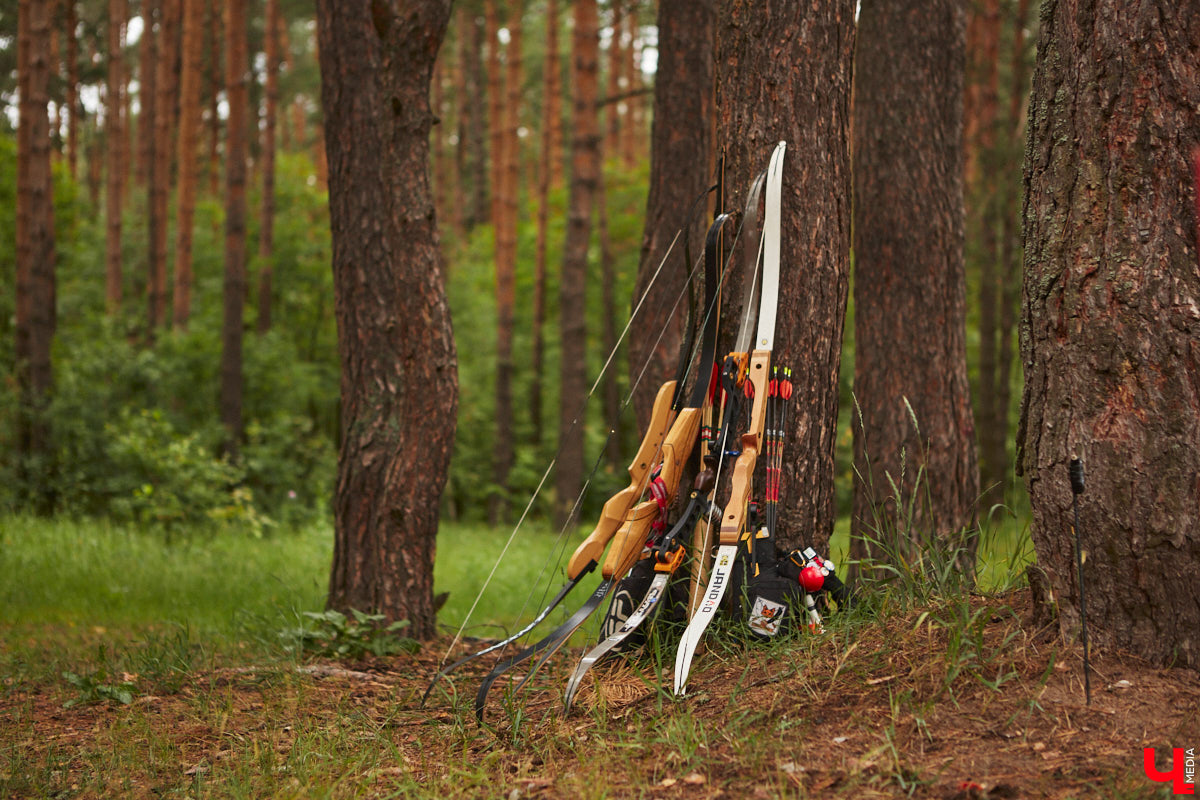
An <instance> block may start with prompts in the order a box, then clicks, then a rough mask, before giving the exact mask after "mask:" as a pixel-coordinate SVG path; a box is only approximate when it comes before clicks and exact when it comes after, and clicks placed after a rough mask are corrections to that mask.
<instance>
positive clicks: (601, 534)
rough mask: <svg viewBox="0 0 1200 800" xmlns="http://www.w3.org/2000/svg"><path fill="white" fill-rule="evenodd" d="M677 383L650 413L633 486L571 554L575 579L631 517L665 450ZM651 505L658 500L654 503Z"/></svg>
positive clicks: (633, 467)
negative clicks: (652, 469) (651, 470)
mask: <svg viewBox="0 0 1200 800" xmlns="http://www.w3.org/2000/svg"><path fill="white" fill-rule="evenodd" d="M675 386H676V382H675V381H668V382H666V383H664V384H663V385H662V388H661V389H659V390H658V395H657V396H656V397H655V398H654V408H653V409H652V411H651V413H650V423H649V425H647V426H646V434H645V436H643V437H642V444H641V446H640V447H639V448H638V451H637V454H636V455H635V456H634V458H633V461H632V462H630V464H629V486H627V487H626V488H624V489H622V490H621V491H619V492H617V493H616V494H614V495H613V496H612V497H610V498H609V499H608V502H606V503H605V504H604V508H603V510H601V512H600V520H599V522H597V523H596V527H595V529H593V530H592V532H591V533H590V534H588V537H587V538H586V539H584V540H583V541H582V542H580V544H579V547H577V548H575V552H574V553H573V554H572V555H571V560H570V561H568V562H567V577H569V578H571V579H574V578H576V577H578V576H579V574H580V573H581V572H583V571H584V570H585V569H587V567H588V565H589V564H599V563H600V559H601V557H602V556H603V555H604V548H605V547H607V546H608V543H609V542H610V541H612V538H613V535H614V534H616V533H617V531H619V530H620V529H621V526H622V525H623V524H624V523H625V521H626V520H627V519H628V518H629V509H630V508H632V507H633V504H634V503H636V502H637V500H638V498H639V497H641V496H642V494H643V493H644V492H645V491H646V484H647V482H648V479H649V475H650V468H651V467H652V466H654V463H655V461H656V460H657V459H658V457H659V455H660V453H665V450H664V448H665V445H664V443H663V440H664V439H665V438H666V436H667V429H668V428H670V427H671V414H672V409H671V400H672V397H673V396H674V394H675ZM643 505H645V504H644V503H643ZM650 505H654V503H653V502H651V503H650ZM605 577H609V573H607V572H606V573H605Z"/></svg>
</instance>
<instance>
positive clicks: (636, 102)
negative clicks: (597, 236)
mask: <svg viewBox="0 0 1200 800" xmlns="http://www.w3.org/2000/svg"><path fill="white" fill-rule="evenodd" d="M625 27H626V28H628V30H629V36H628V39H629V43H628V45H627V46H626V47H625V48H623V50H624V56H625V85H626V87H627V89H626V91H628V92H629V99H628V100H627V101H626V102H625V103H624V106H625V115H624V123H623V124H622V126H621V131H622V135H621V136H620V137H619V138H620V140H621V148H620V150H621V159H622V161H623V162H624V164H625V168H626V169H633V168H634V167H635V166H636V165H637V160H638V156H639V155H640V154H641V152H642V148H643V147H644V140H643V138H642V134H643V132H644V131H645V128H646V125H645V123H646V120H645V113H644V111H643V109H644V108H645V102H644V101H643V99H642V97H641V91H642V89H643V88H644V83H645V82H644V80H643V79H642V51H641V39H639V38H638V33H639V30H638V28H639V26H638V0H629V7H628V8H627V9H626V11H625ZM701 91H704V89H701Z"/></svg>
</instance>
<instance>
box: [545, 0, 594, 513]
mask: <svg viewBox="0 0 1200 800" xmlns="http://www.w3.org/2000/svg"><path fill="white" fill-rule="evenodd" d="M574 21H575V30H574V33H573V36H572V64H573V65H572V69H571V88H572V89H573V92H574V97H573V101H574V105H573V108H574V111H573V114H572V118H571V127H572V136H571V184H570V199H569V201H568V202H569V208H568V211H567V235H566V241H565V242H564V243H563V260H562V273H561V277H560V279H559V293H558V315H559V331H560V336H561V341H562V345H561V359H562V360H561V365H560V375H561V381H560V387H559V403H558V410H559V416H558V421H559V427H558V437H559V444H558V450H559V455H558V473H557V476H556V478H557V479H556V482H555V488H556V497H555V504H554V512H555V513H554V516H555V522H556V524H557V525H558V526H559V527H560V528H561V527H563V526H564V525H566V524H567V522H568V521H569V519H570V515H571V513H572V510H573V508H574V506H575V502H576V500H577V498H578V497H579V494H580V491H581V490H582V487H583V470H584V466H583V433H584V420H583V418H582V416H583V415H582V407H583V402H584V398H585V396H586V395H587V388H588V387H587V321H586V317H587V314H586V310H587V306H586V304H585V299H586V297H585V292H586V287H587V265H588V245H589V243H590V241H591V236H592V210H593V206H594V205H595V197H596V184H597V182H598V181H599V179H600V129H599V125H598V123H597V119H596V117H597V114H596V101H597V99H598V90H597V76H596V72H597V62H598V61H599V58H600V39H599V34H598V25H599V23H598V19H597V11H596V0H576V1H575V16H574Z"/></svg>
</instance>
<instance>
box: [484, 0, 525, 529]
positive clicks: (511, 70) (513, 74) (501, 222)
mask: <svg viewBox="0 0 1200 800" xmlns="http://www.w3.org/2000/svg"><path fill="white" fill-rule="evenodd" d="M524 6H525V4H524V2H522V0H509V19H508V34H509V40H508V46H507V49H506V55H507V62H506V64H505V75H504V95H503V96H502V97H501V98H500V100H499V102H498V103H497V104H496V111H497V113H498V114H499V116H497V117H493V120H492V124H493V126H494V130H495V132H494V133H493V137H492V140H493V142H494V143H498V148H496V147H495V146H494V147H493V151H492V158H493V160H494V163H496V164H497V165H498V168H497V170H496V177H497V181H496V191H495V194H494V197H495V200H496V205H495V209H496V211H495V226H496V408H495V419H496V438H495V443H494V447H493V451H492V483H493V484H494V485H495V487H496V492H495V493H493V494H492V496H491V498H490V501H489V503H488V520H489V522H491V523H492V524H493V525H494V524H497V523H499V522H500V521H502V520H503V519H504V517H505V515H506V513H507V511H508V473H509V470H511V469H512V463H513V408H512V376H513V358H512V340H513V310H514V306H515V305H516V282H517V194H518V186H517V184H518V180H519V178H520V166H521V164H520V152H519V147H520V138H519V137H518V135H517V131H518V128H519V126H520V123H521V119H520V115H519V113H518V112H519V110H520V107H521V28H522V25H521V17H522V15H523V13H524ZM489 10H490V11H492V12H494V9H492V8H490V5H489ZM490 52H491V51H489V69H490V68H491V58H490ZM488 88H489V91H490V90H491V89H492V82H491V80H490V79H489V85H488Z"/></svg>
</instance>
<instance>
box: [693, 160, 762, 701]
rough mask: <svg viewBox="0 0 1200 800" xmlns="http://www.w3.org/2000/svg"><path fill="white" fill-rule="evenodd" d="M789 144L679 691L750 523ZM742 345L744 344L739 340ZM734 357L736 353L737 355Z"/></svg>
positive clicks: (717, 603) (713, 613)
mask: <svg viewBox="0 0 1200 800" xmlns="http://www.w3.org/2000/svg"><path fill="white" fill-rule="evenodd" d="M785 150H786V144H785V143H784V142H780V143H779V144H778V145H777V146H776V148H775V152H774V153H772V155H771V163H770V165H769V166H768V168H767V202H766V220H765V223H764V231H763V271H762V288H761V299H760V301H759V307H758V332H757V335H756V336H755V340H754V350H753V351H752V352H751V353H750V354H749V364H748V367H747V372H746V375H745V378H744V380H745V381H748V382H749V383H750V384H751V386H752V387H753V390H752V392H748V393H747V394H749V395H751V397H752V400H753V405H752V407H751V412H750V425H749V428H748V429H747V431H746V432H745V433H744V434H743V435H742V438H741V452H740V453H739V455H738V456H737V460H736V461H735V462H734V467H733V477H732V479H731V482H730V484H731V488H730V496H729V500H728V502H727V503H726V505H725V509H724V511H723V513H722V515H721V524H720V528H719V540H718V541H719V543H720V547H719V548H718V549H717V554H716V558H715V562H714V564H713V568H712V575H711V576H710V578H709V581H708V586H707V588H706V589H705V591H704V594H703V596H702V599H701V602H700V605H699V607H698V608H697V609H696V612H695V613H694V614H693V615H692V618H691V620H690V621H689V623H688V626H687V628H686V629H685V630H684V632H683V637H682V638H681V639H680V642H679V650H678V652H677V654H676V657H675V694H677V695H681V694H683V693H684V690H685V687H686V686H687V677H688V672H689V671H690V669H691V664H692V657H693V656H694V655H695V653H696V647H697V646H698V645H699V644H700V639H701V638H702V637H703V635H704V631H705V629H706V628H707V627H708V625H709V623H710V622H712V618H713V616H714V615H715V614H716V611H717V607H718V606H719V604H720V602H721V598H722V597H723V596H724V594H725V589H726V587H727V586H728V585H729V577H730V574H731V572H732V570H733V564H734V559H735V558H736V557H737V544H738V539H739V538H740V536H741V533H742V528H743V526H744V524H745V517H746V503H747V501H748V500H749V497H750V490H751V486H752V479H753V476H754V467H755V464H756V462H757V459H758V451H759V447H760V445H761V442H762V433H763V423H764V421H765V420H764V417H765V411H766V401H767V394H768V385H769V373H770V367H771V350H772V347H773V345H774V342H775V313H776V309H777V307H778V296H779V233H780V216H781V209H780V205H781V201H782V187H783V157H784V152H785ZM739 347H740V345H739ZM731 358H732V357H731ZM729 372H730V369H729V359H727V360H726V369H725V373H726V377H727V378H728V377H729Z"/></svg>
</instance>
